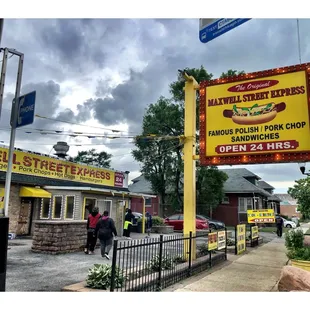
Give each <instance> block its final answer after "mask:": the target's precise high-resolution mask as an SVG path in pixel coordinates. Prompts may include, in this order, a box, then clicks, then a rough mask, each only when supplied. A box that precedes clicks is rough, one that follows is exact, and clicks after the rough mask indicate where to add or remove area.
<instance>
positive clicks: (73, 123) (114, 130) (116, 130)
mask: <svg viewBox="0 0 310 310" xmlns="http://www.w3.org/2000/svg"><path fill="white" fill-rule="evenodd" d="M35 117H38V118H43V119H47V120H50V121H54V122H60V123H67V124H71V125H78V126H84V127H91V128H97V129H102V130H109V131H112V132H128V131H125V130H118V129H111V128H105V127H98V126H91V125H86V124H80V123H75V122H70V121H65V120H60V119H57V118H52V117H47V116H42V115H38V114H35Z"/></svg>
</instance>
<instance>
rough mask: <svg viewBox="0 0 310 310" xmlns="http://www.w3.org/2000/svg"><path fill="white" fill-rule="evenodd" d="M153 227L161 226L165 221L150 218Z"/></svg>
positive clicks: (159, 218) (154, 217) (156, 217)
mask: <svg viewBox="0 0 310 310" xmlns="http://www.w3.org/2000/svg"><path fill="white" fill-rule="evenodd" d="M152 223H153V226H163V225H165V220H164V219H163V218H161V217H159V216H153V217H152Z"/></svg>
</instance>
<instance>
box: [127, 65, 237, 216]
mask: <svg viewBox="0 0 310 310" xmlns="http://www.w3.org/2000/svg"><path fill="white" fill-rule="evenodd" d="M185 71H186V72H187V73H188V74H189V75H192V76H194V77H195V79H196V80H197V82H198V83H200V82H202V81H204V80H210V79H211V78H212V74H210V73H208V72H207V71H206V70H205V68H204V67H203V66H201V67H200V68H199V69H196V68H185ZM230 74H232V73H230ZM184 86H185V79H184V77H183V74H182V73H178V75H177V81H175V82H172V83H171V84H170V86H169V88H170V93H171V95H172V98H171V99H167V98H164V97H160V98H159V100H158V101H157V102H156V103H154V104H151V105H150V106H149V107H148V109H147V110H146V112H145V115H144V117H143V132H142V138H141V137H140V138H139V137H138V139H137V140H136V142H135V146H136V147H137V149H136V150H134V151H133V152H132V154H133V157H134V158H135V159H136V160H137V161H139V162H140V163H142V167H141V172H142V173H143V174H144V175H145V178H146V179H147V180H149V181H150V182H151V185H152V189H153V191H154V192H155V193H156V194H158V195H159V197H160V205H161V207H162V206H164V205H165V202H166V197H167V196H168V197H167V198H168V199H169V200H170V201H173V202H174V203H175V209H176V210H179V209H182V207H183V200H182V195H181V189H182V188H181V186H182V185H181V179H182V176H183V160H182V155H183V146H182V145H181V144H180V140H179V139H173V140H171V139H170V140H167V139H155V138H153V137H147V138H145V137H146V136H147V135H152V134H153V135H158V136H165V135H168V136H181V135H184V98H185V95H184V90H183V88H184ZM196 109H197V140H196V141H197V152H199V149H198V145H199V143H198V141H199V136H198V129H199V93H198V92H197V100H196ZM197 178H198V179H199V180H202V181H203V182H202V183H200V182H198V183H199V184H198V185H197V187H198V192H197V195H198V196H199V197H200V198H199V199H200V200H199V201H200V202H202V203H201V204H202V205H203V207H204V208H205V209H206V208H207V210H212V209H214V208H215V206H216V205H217V204H218V203H219V202H220V200H221V197H222V195H223V185H224V182H225V180H226V179H225V177H224V175H223V172H221V171H219V170H218V169H217V168H210V169H208V168H207V167H200V168H198V169H197ZM212 178H214V180H211V179H212ZM213 185H215V186H213ZM168 188H169V189H172V191H169V195H167V189H168ZM204 191H207V193H208V195H206V194H204ZM169 196H170V197H169ZM161 212H162V210H161Z"/></svg>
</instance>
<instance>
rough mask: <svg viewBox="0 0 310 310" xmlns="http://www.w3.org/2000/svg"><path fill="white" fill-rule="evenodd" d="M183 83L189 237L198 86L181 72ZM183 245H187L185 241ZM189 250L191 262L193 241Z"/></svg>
mask: <svg viewBox="0 0 310 310" xmlns="http://www.w3.org/2000/svg"><path fill="white" fill-rule="evenodd" d="M183 76H184V78H185V80H186V82H185V88H184V90H185V120H184V136H185V140H184V202H183V211H184V225H183V234H184V236H185V237H189V235H190V232H191V233H192V235H193V236H195V235H196V161H195V158H196V156H195V155H196V93H197V90H198V89H199V84H198V82H197V81H196V80H195V78H194V77H193V76H189V75H188V74H187V73H186V72H183ZM185 243H188V242H187V240H186V241H185ZM189 248H191V255H190V256H189V253H188V250H186V253H185V254H186V257H187V258H189V257H190V259H191V260H192V259H196V242H195V239H193V243H192V246H191V247H189V246H186V244H184V249H189Z"/></svg>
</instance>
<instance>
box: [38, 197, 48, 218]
mask: <svg viewBox="0 0 310 310" xmlns="http://www.w3.org/2000/svg"><path fill="white" fill-rule="evenodd" d="M50 206H51V199H50V198H42V199H41V212H40V219H48V218H49V215H50Z"/></svg>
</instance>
